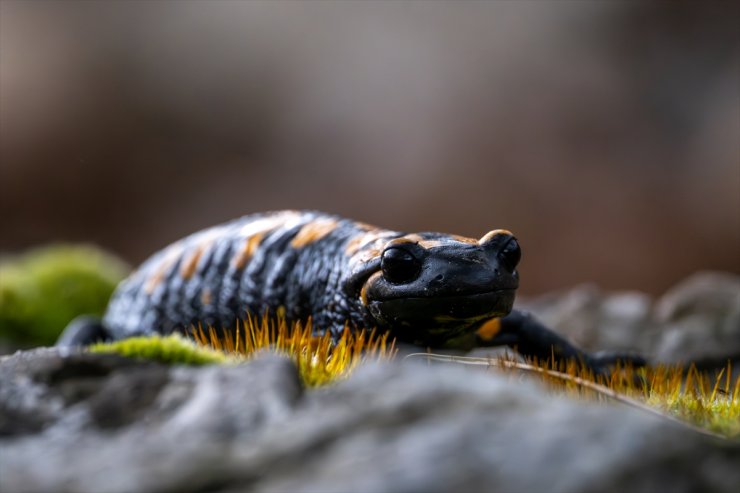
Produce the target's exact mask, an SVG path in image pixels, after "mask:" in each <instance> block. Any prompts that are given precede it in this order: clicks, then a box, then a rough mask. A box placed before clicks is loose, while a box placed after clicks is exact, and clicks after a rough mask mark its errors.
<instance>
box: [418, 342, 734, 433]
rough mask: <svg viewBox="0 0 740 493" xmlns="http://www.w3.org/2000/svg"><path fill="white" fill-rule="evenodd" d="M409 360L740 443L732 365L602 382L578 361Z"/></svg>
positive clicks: (631, 374)
mask: <svg viewBox="0 0 740 493" xmlns="http://www.w3.org/2000/svg"><path fill="white" fill-rule="evenodd" d="M407 358H424V359H427V360H430V361H439V362H447V363H453V364H463V365H473V366H481V367H485V368H491V367H493V368H495V369H496V370H498V371H500V372H503V373H508V374H510V375H514V376H515V377H516V378H519V377H520V375H521V373H522V372H524V373H526V374H529V375H532V376H534V377H536V378H539V379H541V380H542V381H543V382H544V383H546V384H547V386H548V387H549V388H551V389H553V390H554V391H555V392H557V393H559V394H565V395H568V396H570V397H572V398H574V399H589V400H590V399H594V398H595V399H597V400H599V401H612V400H615V401H618V402H622V403H624V404H627V405H631V406H634V407H638V408H642V409H643V410H646V411H650V412H652V413H654V414H661V415H663V416H665V417H667V418H668V419H678V420H680V421H683V422H684V423H687V424H688V425H689V426H691V427H696V428H699V429H702V430H709V431H710V432H712V433H715V434H719V435H721V436H725V437H728V438H736V439H737V438H740V376H735V377H734V378H733V377H732V375H733V372H732V366H731V364H730V363H728V364H727V367H726V368H725V369H724V370H722V371H721V372H720V373H718V374H717V375H714V374H712V373H703V372H700V371H699V370H697V369H696V367H694V366H691V367H690V368H689V369H688V371H687V370H686V369H685V368H684V367H681V366H665V365H657V366H654V367H648V368H638V369H634V368H631V367H619V368H616V369H615V370H614V371H613V372H612V374H611V375H610V376H609V378H603V377H598V378H597V377H594V374H593V372H591V370H590V369H589V368H587V367H584V366H582V365H580V364H579V363H576V362H572V361H571V362H568V363H564V362H560V363H559V364H555V365H552V364H551V363H550V362H549V361H537V360H530V361H528V362H527V363H521V362H519V361H517V360H514V359H511V358H509V357H507V356H501V357H494V358H474V357H465V356H449V355H443V354H432V353H416V354H411V355H408V356H407Z"/></svg>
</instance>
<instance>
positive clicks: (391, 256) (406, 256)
mask: <svg viewBox="0 0 740 493" xmlns="http://www.w3.org/2000/svg"><path fill="white" fill-rule="evenodd" d="M380 268H381V270H382V271H383V277H385V278H386V280H387V281H388V282H391V283H393V284H403V283H406V282H409V281H412V280H413V279H415V278H416V276H418V275H419V272H420V271H421V261H420V260H419V259H418V258H416V257H415V256H414V254H413V253H411V252H410V251H409V250H407V249H406V248H402V247H389V248H386V249H385V251H384V252H383V257H382V258H381V259H380Z"/></svg>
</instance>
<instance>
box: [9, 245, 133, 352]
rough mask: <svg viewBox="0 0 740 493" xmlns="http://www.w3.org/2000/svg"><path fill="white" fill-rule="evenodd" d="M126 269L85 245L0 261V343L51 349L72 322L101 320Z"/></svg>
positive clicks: (29, 253) (43, 251)
mask: <svg viewBox="0 0 740 493" xmlns="http://www.w3.org/2000/svg"><path fill="white" fill-rule="evenodd" d="M127 272H128V268H127V267H126V266H125V264H123V262H121V261H120V260H118V259H117V258H115V257H113V256H112V255H110V254H107V253H105V252H103V251H102V250H100V249H98V248H95V247H93V246H87V245H55V246H49V247H45V248H39V249H34V250H31V251H29V252H27V253H25V254H22V255H17V256H9V257H3V258H2V259H0V338H3V339H6V340H8V341H13V342H14V343H16V344H20V345H27V346H30V345H49V344H53V343H54V341H55V340H56V338H57V337H58V336H59V334H60V333H61V332H62V329H64V327H65V325H67V323H69V321H70V320H72V319H73V318H74V317H76V316H78V315H82V314H87V315H101V314H102V313H103V310H105V307H106V305H107V303H108V298H110V295H111V293H112V292H113V289H115V287H116V285H117V284H118V282H119V281H120V280H121V279H123V278H124V276H125V275H126V273H127Z"/></svg>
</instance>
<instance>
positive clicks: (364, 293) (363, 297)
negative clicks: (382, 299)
mask: <svg viewBox="0 0 740 493" xmlns="http://www.w3.org/2000/svg"><path fill="white" fill-rule="evenodd" d="M380 275H381V274H380V271H378V272H376V273H374V274H373V275H371V276H370V277H369V278H368V279H367V281H365V284H363V285H362V289H361V290H360V301H362V304H363V305H364V306H367V288H368V286H369V285H370V284H372V283H374V282H375V280H376V279H377V278H378V277H379V276H380Z"/></svg>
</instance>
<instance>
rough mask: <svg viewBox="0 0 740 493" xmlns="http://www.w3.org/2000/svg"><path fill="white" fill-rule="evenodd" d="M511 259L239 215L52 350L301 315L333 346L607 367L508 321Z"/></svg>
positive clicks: (332, 224)
mask: <svg viewBox="0 0 740 493" xmlns="http://www.w3.org/2000/svg"><path fill="white" fill-rule="evenodd" d="M520 257H521V250H520V247H519V244H518V242H517V240H516V238H515V237H514V236H513V235H512V234H511V233H510V232H509V231H506V230H503V229H496V230H493V231H490V232H488V233H486V234H485V235H483V237H481V238H480V239H479V240H476V239H472V238H466V237H463V236H457V235H450V234H443V233H413V234H406V233H401V232H397V231H389V230H385V229H380V228H377V227H374V226H371V225H368V224H365V223H361V222H357V221H352V220H349V219H344V218H341V217H338V216H334V215H327V214H323V213H319V212H313V211H281V212H270V213H263V214H253V215H248V216H244V217H242V218H239V219H236V220H234V221H231V222H228V223H225V224H222V225H219V226H215V227H212V228H210V229H206V230H204V231H200V232H198V233H195V234H192V235H190V236H188V237H186V238H184V239H182V240H180V241H178V242H175V243H173V244H172V245H170V246H168V247H166V248H165V249H164V250H162V251H160V252H158V253H156V254H155V255H153V256H152V257H151V258H149V259H148V260H147V261H146V262H144V264H143V265H142V266H141V267H140V268H139V269H138V270H136V271H135V272H134V273H133V274H131V276H130V277H128V278H127V279H126V280H124V281H123V282H122V283H121V284H120V285H119V286H118V288H117V289H116V291H115V292H114V294H113V296H112V298H111V300H110V303H109V305H108V308H107V311H106V313H105V315H104V316H103V318H102V320H99V321H98V320H92V319H90V318H81V319H77V320H75V321H73V322H72V323H71V324H70V325H69V326H68V327H67V329H65V332H64V333H63V334H62V336H61V337H60V340H59V341H58V345H61V346H69V345H80V344H86V343H89V342H91V341H94V340H116V339H123V338H127V337H132V336H139V335H147V334H169V333H172V332H183V333H187V331H188V330H189V329H190V327H192V326H193V325H196V324H198V323H200V324H204V325H205V324H208V325H212V326H217V327H219V326H220V327H225V328H229V327H234V326H235V324H236V322H237V320H238V319H240V318H244V317H245V316H246V315H247V313H250V314H257V315H259V314H264V313H273V314H274V313H279V314H282V315H284V316H285V317H286V318H287V319H288V320H304V319H307V318H308V317H309V316H310V317H312V320H313V326H314V327H315V330H316V331H317V332H320V333H323V332H325V331H330V332H331V334H332V336H334V337H338V336H339V335H340V334H341V332H342V331H343V330H344V328H345V326H349V327H350V329H352V330H357V329H360V328H371V327H372V328H377V329H378V330H381V331H386V332H390V334H391V335H392V336H393V337H395V338H397V339H398V340H399V341H404V342H408V343H412V344H417V345H420V346H423V347H433V348H435V347H436V348H439V347H456V348H472V347H475V346H500V345H508V346H511V347H515V348H516V349H517V350H518V351H519V352H520V353H522V354H524V355H527V356H536V357H540V358H548V357H550V356H551V355H554V356H555V357H556V358H578V359H580V360H582V361H584V362H586V363H587V364H590V365H591V366H592V367H594V368H597V369H598V368H600V367H604V366H606V365H610V364H612V363H614V362H615V361H616V360H618V359H627V360H630V361H632V362H637V363H639V358H636V357H632V356H630V355H623V354H615V353H607V354H604V353H600V354H590V353H587V352H585V351H582V350H580V349H578V348H576V347H575V346H573V345H572V344H571V343H569V342H568V341H567V340H566V339H564V338H563V337H561V336H559V335H557V334H556V333H555V332H553V331H551V330H549V329H548V328H546V327H545V326H543V325H542V324H541V323H539V322H538V321H536V320H535V319H534V318H532V317H531V316H528V315H526V314H524V313H522V312H519V311H516V310H515V311H512V306H513V304H514V295H515V292H516V289H517V287H518V285H519V274H518V272H517V270H516V267H517V265H518V263H519V260H520Z"/></svg>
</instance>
